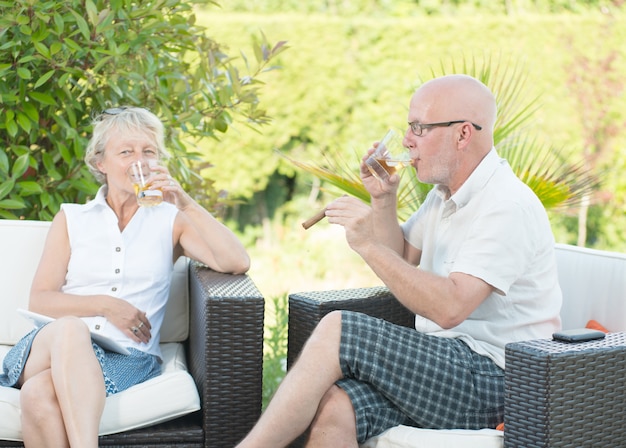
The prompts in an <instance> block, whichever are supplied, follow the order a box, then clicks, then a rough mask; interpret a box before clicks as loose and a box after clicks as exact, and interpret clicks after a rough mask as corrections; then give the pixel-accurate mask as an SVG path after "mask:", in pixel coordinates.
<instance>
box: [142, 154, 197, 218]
mask: <svg viewBox="0 0 626 448" xmlns="http://www.w3.org/2000/svg"><path fill="white" fill-rule="evenodd" d="M151 170H152V172H153V173H154V174H155V177H154V179H153V181H152V185H151V186H150V188H151V189H155V188H157V189H159V190H161V191H162V192H163V200H165V201H167V202H169V203H171V204H174V205H175V206H176V207H177V208H178V209H179V210H184V209H185V208H187V207H189V206H190V205H191V204H193V203H194V201H193V199H192V198H191V196H189V195H188V194H187V193H186V192H185V190H183V188H182V187H181V186H180V184H179V183H178V182H177V181H176V180H175V179H174V178H173V177H172V176H170V173H169V171H168V169H167V168H166V167H164V166H162V165H154V166H152V167H151Z"/></svg>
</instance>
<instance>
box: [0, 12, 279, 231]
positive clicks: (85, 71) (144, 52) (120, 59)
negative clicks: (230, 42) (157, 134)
mask: <svg viewBox="0 0 626 448" xmlns="http://www.w3.org/2000/svg"><path fill="white" fill-rule="evenodd" d="M199 4H204V5H206V4H214V2H211V1H209V0H187V1H185V0H155V1H151V2H137V1H131V0H110V1H109V0H106V1H105V0H65V1H41V0H9V1H0V142H1V144H2V146H3V151H1V152H0V217H3V218H11V219H15V218H26V219H42V220H48V219H51V218H52V216H53V215H54V214H55V213H56V211H58V209H59V206H60V204H61V203H62V202H84V201H85V200H86V199H88V198H89V197H90V196H92V195H93V194H94V193H95V191H96V190H97V187H98V186H97V185H96V183H95V181H94V179H93V178H92V177H91V175H90V174H89V173H88V171H87V169H86V168H85V165H84V163H83V161H82V159H83V154H84V148H85V146H86V142H87V139H88V138H89V135H90V130H91V129H90V126H91V119H92V118H93V116H94V115H96V114H97V113H99V112H100V111H102V110H103V109H105V108H106V107H110V106H118V105H135V106H143V107H146V108H148V109H150V110H152V111H153V112H155V113H156V114H157V115H158V116H160V117H161V118H162V120H163V121H164V124H165V125H166V128H167V129H168V135H167V145H168V147H169V149H170V151H171V152H172V153H173V154H174V156H175V157H173V158H172V166H170V169H171V170H172V171H173V173H174V174H175V175H177V177H178V178H179V180H180V181H182V183H183V185H184V186H187V187H188V188H190V189H191V190H192V191H194V192H196V194H197V195H198V197H197V198H196V199H198V200H199V201H200V202H202V203H203V204H204V205H206V206H207V207H209V208H213V207H214V206H215V205H216V204H217V203H218V202H219V201H220V195H219V192H217V191H215V189H214V188H213V184H212V183H211V182H209V181H206V180H203V179H202V178H200V177H199V176H197V175H194V173H195V172H198V171H199V170H201V169H202V168H204V167H205V166H207V163H208V162H207V161H203V160H202V159H201V157H200V155H199V154H198V153H197V152H196V151H195V150H193V149H190V148H194V146H193V145H194V144H195V142H196V140H198V139H200V138H203V137H216V135H217V134H219V133H224V132H226V130H227V129H228V128H229V125H230V124H231V123H232V122H233V120H236V119H241V120H245V121H247V122H250V123H253V124H259V123H264V122H266V121H267V120H268V117H267V115H266V113H265V111H263V110H262V109H261V108H260V107H259V102H258V96H257V94H258V90H257V89H258V87H259V85H260V83H259V81H258V77H259V75H260V74H261V72H262V71H263V70H265V69H266V68H267V64H268V62H269V61H270V60H271V58H272V57H274V56H275V55H276V54H278V53H279V52H280V51H282V50H283V49H284V48H285V47H284V46H283V44H282V43H279V44H277V45H276V46H274V47H271V46H270V45H269V44H268V42H267V41H266V40H265V39H264V37H262V38H260V39H256V40H255V41H254V42H253V50H254V56H255V64H253V65H252V66H249V65H248V61H247V60H246V66H247V68H248V70H249V71H248V73H245V74H240V73H239V71H238V70H237V69H236V68H235V67H234V66H233V65H232V58H230V57H229V56H228V55H227V54H226V53H225V52H224V51H223V50H222V48H221V46H220V44H218V43H217V42H216V41H214V40H213V39H211V38H209V37H207V36H206V34H205V31H206V29H205V28H203V27H201V26H198V25H197V24H196V18H195V14H194V12H193V8H194V6H195V5H199Z"/></svg>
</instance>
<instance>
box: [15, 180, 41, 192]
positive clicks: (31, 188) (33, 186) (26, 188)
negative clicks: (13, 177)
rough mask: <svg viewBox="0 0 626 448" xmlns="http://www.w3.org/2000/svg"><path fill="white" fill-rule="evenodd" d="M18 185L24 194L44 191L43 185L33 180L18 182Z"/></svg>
mask: <svg viewBox="0 0 626 448" xmlns="http://www.w3.org/2000/svg"><path fill="white" fill-rule="evenodd" d="M17 187H18V188H19V189H20V190H21V193H23V196H29V195H33V194H40V193H41V192H42V191H43V189H42V188H41V185H39V184H38V183H37V182H34V181H32V180H26V181H22V182H18V183H17Z"/></svg>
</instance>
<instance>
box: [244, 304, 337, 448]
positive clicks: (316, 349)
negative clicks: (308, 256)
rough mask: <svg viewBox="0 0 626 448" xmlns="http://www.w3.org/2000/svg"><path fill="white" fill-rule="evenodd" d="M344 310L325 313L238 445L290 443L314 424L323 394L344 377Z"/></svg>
mask: <svg viewBox="0 0 626 448" xmlns="http://www.w3.org/2000/svg"><path fill="white" fill-rule="evenodd" d="M340 342H341V312H338V311H334V312H331V313H329V314H328V315H326V316H325V317H324V318H322V320H321V321H320V323H319V324H318V326H317V327H316V328H315V330H314V331H313V334H312V335H311V337H310V338H309V340H308V341H307V343H306V344H305V345H304V348H303V349H302V353H301V354H300V357H299V358H298V360H297V361H296V363H295V364H294V366H293V368H292V369H291V370H290V371H289V372H288V373H287V375H286V376H285V379H284V380H283V382H282V383H281V384H280V386H279V388H278V390H277V391H276V394H275V395H274V397H273V398H272V400H271V402H270V404H269V405H268V407H267V409H266V410H265V412H264V413H263V415H261V418H260V419H259V421H258V423H257V424H256V425H255V426H254V428H252V430H251V431H250V433H249V434H248V435H247V436H246V438H245V439H244V440H243V441H242V442H241V443H240V444H239V445H237V446H238V447H239V448H267V447H272V448H279V447H284V446H287V445H288V444H289V443H290V442H291V441H293V440H294V439H295V438H296V437H298V436H299V435H300V434H302V433H303V432H304V431H305V430H306V429H307V428H308V427H309V425H310V424H311V422H312V421H313V418H314V417H315V414H316V412H317V409H318V406H319V404H320V401H321V400H322V397H324V395H325V394H326V392H328V390H329V389H330V388H331V387H332V386H333V385H334V383H335V381H337V380H339V379H341V377H342V373H341V369H340V368H339V344H340Z"/></svg>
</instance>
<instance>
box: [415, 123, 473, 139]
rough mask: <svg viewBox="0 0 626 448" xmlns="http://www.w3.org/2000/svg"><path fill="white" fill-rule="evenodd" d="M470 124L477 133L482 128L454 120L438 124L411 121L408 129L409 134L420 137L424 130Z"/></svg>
mask: <svg viewBox="0 0 626 448" xmlns="http://www.w3.org/2000/svg"><path fill="white" fill-rule="evenodd" d="M466 122H468V123H470V124H471V125H472V126H474V128H476V130H477V131H480V130H481V129H482V128H483V127H482V126H479V125H477V124H476V123H472V122H471V121H468V120H455V121H442V122H440V123H418V122H417V121H411V122H410V123H409V127H410V128H411V132H413V134H414V135H416V136H418V137H419V136H421V135H422V134H423V133H424V129H430V128H438V127H448V126H451V125H453V124H457V123H466Z"/></svg>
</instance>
